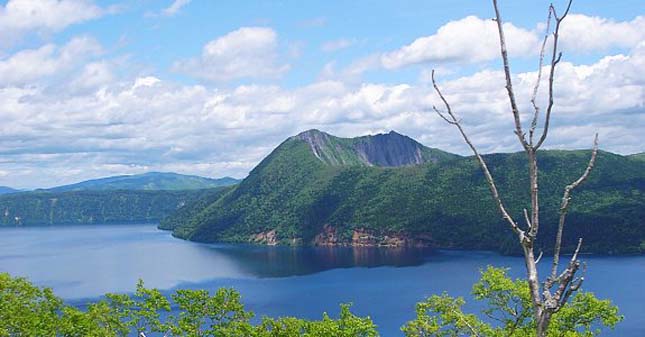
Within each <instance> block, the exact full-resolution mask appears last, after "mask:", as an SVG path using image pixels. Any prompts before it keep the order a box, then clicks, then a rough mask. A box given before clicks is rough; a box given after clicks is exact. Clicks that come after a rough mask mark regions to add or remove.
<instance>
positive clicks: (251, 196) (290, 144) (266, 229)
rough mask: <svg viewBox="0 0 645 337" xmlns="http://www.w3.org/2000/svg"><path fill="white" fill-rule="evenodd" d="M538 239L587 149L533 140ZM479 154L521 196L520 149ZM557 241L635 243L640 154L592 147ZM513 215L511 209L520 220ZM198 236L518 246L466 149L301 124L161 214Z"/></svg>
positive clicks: (644, 178) (641, 231) (620, 248)
mask: <svg viewBox="0 0 645 337" xmlns="http://www.w3.org/2000/svg"><path fill="white" fill-rule="evenodd" d="M538 156H539V163H540V170H541V186H540V187H541V190H540V192H541V200H542V201H543V207H542V211H543V218H542V226H541V228H540V236H541V238H540V240H539V243H540V244H541V246H540V247H538V248H539V249H544V251H546V252H548V251H549V250H551V249H552V241H553V237H554V236H553V235H554V232H555V224H557V215H558V207H559V203H560V198H561V197H562V191H563V188H564V186H565V185H566V184H568V183H570V182H572V181H573V180H574V179H576V178H577V177H578V176H579V175H580V174H581V173H582V171H583V170H584V168H585V166H586V163H587V161H588V159H589V156H590V151H550V150H549V151H541V152H540V153H539V155H538ZM486 160H487V162H488V164H489V168H490V169H491V171H492V174H493V175H494V176H495V177H496V179H497V183H498V188H499V189H500V191H501V193H502V196H503V198H504V200H505V201H506V203H507V204H508V208H509V209H510V211H511V212H512V213H513V214H514V215H515V216H516V217H517V219H521V214H522V209H523V208H526V207H528V206H529V194H528V188H527V187H526V186H527V185H528V182H527V174H526V172H527V167H526V158H525V155H524V153H510V154H490V155H486ZM573 199H574V200H573V202H572V207H571V213H570V216H569V222H568V225H567V227H566V228H565V235H564V245H565V246H566V248H571V246H573V245H574V244H575V242H576V240H577V238H578V237H584V239H585V244H584V247H585V251H588V252H599V253H638V252H641V251H643V250H645V221H643V219H645V161H640V160H633V159H632V158H630V157H627V156H621V155H617V154H612V153H608V152H602V151H601V152H600V153H599V155H598V160H597V165H596V169H595V170H594V172H593V173H592V174H591V176H590V178H589V180H588V181H587V182H585V184H584V185H583V186H581V188H580V189H579V190H577V191H576V192H575V193H574V195H573ZM518 221H519V220H518ZM160 227H161V228H164V229H172V230H173V231H174V235H175V236H178V237H181V238H185V239H189V240H194V241H203V242H214V241H226V242H254V243H262V244H295V245H359V246H360V245H389V246H400V245H431V246H434V247H440V248H441V247H443V248H465V249H496V250H499V251H502V252H506V253H516V252H517V248H518V247H519V245H517V242H516V238H515V237H514V236H513V234H512V233H511V231H510V230H509V229H508V228H507V225H506V224H505V223H504V222H503V221H502V219H501V217H500V215H499V214H498V211H497V208H496V207H495V205H494V203H493V201H492V200H491V197H490V192H489V189H488V186H487V185H486V182H485V180H484V178H483V174H482V172H481V170H480V168H479V166H478V165H477V162H476V161H475V160H474V159H473V158H472V157H460V156H457V155H454V154H450V153H447V152H444V151H441V150H437V149H431V148H427V147H425V146H423V145H421V144H419V143H417V142H416V141H414V140H412V139H411V138H409V137H406V136H402V135H400V134H398V133H394V132H391V133H388V134H384V135H376V136H366V137H358V138H353V139H346V138H338V137H334V136H332V135H329V134H326V133H323V132H320V131H317V130H310V131H307V132H304V133H301V134H299V135H297V136H294V137H291V138H289V139H287V140H286V141H284V142H283V143H282V144H280V146H278V147H277V148H276V149H275V150H274V151H273V152H272V153H271V154H270V155H269V156H267V157H266V158H265V159H264V160H262V162H260V164H258V166H256V167H255V168H254V169H253V170H252V171H251V173H250V174H249V176H248V177H247V178H246V179H244V180H243V181H242V182H241V183H240V184H238V185H236V186H234V187H232V188H230V190H228V191H227V192H226V193H224V194H222V195H221V196H217V195H215V196H214V195H210V196H208V197H206V198H203V199H201V200H199V201H197V202H195V203H193V204H187V205H186V206H185V207H182V208H180V209H179V211H178V212H176V213H174V214H173V215H171V216H170V217H168V218H166V219H164V220H163V221H162V222H161V225H160Z"/></svg>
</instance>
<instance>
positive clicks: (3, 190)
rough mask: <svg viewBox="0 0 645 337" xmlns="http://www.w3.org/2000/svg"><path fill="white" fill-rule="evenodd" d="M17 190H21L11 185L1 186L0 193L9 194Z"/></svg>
mask: <svg viewBox="0 0 645 337" xmlns="http://www.w3.org/2000/svg"><path fill="white" fill-rule="evenodd" d="M16 192H20V191H19V190H16V189H13V188H11V187H7V186H0V195H2V194H9V193H16Z"/></svg>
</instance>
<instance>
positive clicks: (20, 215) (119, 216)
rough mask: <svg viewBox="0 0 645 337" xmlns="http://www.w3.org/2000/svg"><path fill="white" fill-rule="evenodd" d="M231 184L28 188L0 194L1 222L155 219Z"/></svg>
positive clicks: (59, 223)
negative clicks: (177, 188)
mask: <svg viewBox="0 0 645 337" xmlns="http://www.w3.org/2000/svg"><path fill="white" fill-rule="evenodd" d="M229 188H230V187H217V188H213V189H200V190H184V191H167V190H160V191H142V190H138V191H137V190H103V191H69V192H47V191H31V192H21V193H12V194H6V195H0V227H1V226H34V225H62V224H106V223H145V222H158V221H160V220H161V219H162V218H164V217H166V216H168V215H170V214H173V213H174V212H175V211H177V209H181V208H182V206H184V205H187V204H189V205H192V204H194V203H196V202H197V201H198V200H202V199H203V198H205V197H208V196H210V195H213V194H215V195H217V194H218V193H220V194H221V193H224V192H225V191H227V190H228V189H229Z"/></svg>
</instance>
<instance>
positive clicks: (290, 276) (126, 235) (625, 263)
mask: <svg viewBox="0 0 645 337" xmlns="http://www.w3.org/2000/svg"><path fill="white" fill-rule="evenodd" d="M585 261H586V262H587V266H588V268H587V277H586V279H587V281H585V289H586V290H589V291H594V292H595V293H596V294H597V295H598V296H599V297H601V298H602V297H608V298H611V299H612V300H613V301H614V302H615V303H616V304H617V305H618V306H619V307H620V309H621V313H622V314H624V315H625V317H626V318H625V321H624V322H623V323H621V324H620V325H619V327H618V328H617V329H616V330H615V331H614V332H611V333H607V334H605V335H607V336H627V337H632V336H633V337H637V336H638V337H642V336H645V311H643V309H642V308H643V303H645V290H644V287H643V283H642V280H644V279H645V257H642V256H639V257H585ZM486 265H495V266H505V267H510V268H511V274H513V276H522V271H523V262H522V259H521V258H515V257H505V256H499V255H497V254H494V253H489V252H464V251H439V252H432V251H427V250H416V249H352V248H335V249H326V248H290V247H255V246H245V245H205V244H197V243H191V242H186V241H182V240H178V239H174V238H172V237H171V236H170V234H169V233H168V232H164V231H159V230H157V229H156V228H155V226H154V225H111V226H76V227H64V226H61V227H38V228H18V229H16V228H4V229H0V272H9V273H10V274H12V275H16V276H18V275H19V276H26V277H28V278H29V279H30V280H32V281H33V282H35V283H36V284H39V285H43V286H49V287H52V288H54V290H55V292H56V293H57V294H58V295H59V296H61V297H63V298H65V299H66V300H67V301H68V302H70V303H73V304H82V303H86V302H87V301H90V300H92V299H95V298H96V297H98V296H100V295H101V294H103V293H106V292H128V291H132V290H133V289H134V285H135V284H136V281H137V279H139V278H143V279H144V280H145V281H146V285H147V286H149V287H157V288H160V289H166V290H168V291H171V290H172V289H175V288H207V289H216V288H218V287H222V286H228V287H235V288H236V289H238V290H239V291H240V292H241V293H242V296H243V299H244V302H245V304H246V305H247V306H248V308H249V309H251V310H253V311H255V312H256V313H257V314H258V316H262V315H269V316H285V315H291V316H299V317H304V318H311V319H313V318H320V315H321V314H322V312H324V311H327V312H329V313H330V314H336V313H337V312H338V304H339V303H346V302H352V303H353V304H354V305H353V310H354V311H355V312H356V313H357V314H359V315H370V316H371V317H372V319H373V320H374V321H375V323H376V324H377V325H378V326H379V330H380V332H381V334H382V335H383V336H401V335H402V334H401V333H400V332H399V328H400V326H401V325H402V324H404V323H405V322H406V321H407V320H409V319H412V318H413V316H414V304H415V303H416V302H418V301H420V300H422V299H423V298H425V297H427V296H429V295H432V294H438V293H441V292H444V291H447V292H448V293H450V294H451V295H454V296H468V294H469V290H470V287H471V286H472V284H473V283H474V282H475V281H476V280H477V279H478V276H479V270H480V269H481V268H483V267H485V266H486ZM543 267H548V266H547V265H546V263H545V264H544V265H543ZM471 302H472V301H471ZM469 305H470V306H469V307H467V309H476V307H475V306H474V304H469Z"/></svg>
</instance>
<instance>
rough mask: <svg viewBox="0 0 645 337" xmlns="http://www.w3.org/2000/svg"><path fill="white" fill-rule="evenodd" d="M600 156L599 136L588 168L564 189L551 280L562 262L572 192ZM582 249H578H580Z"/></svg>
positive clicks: (595, 138)
mask: <svg viewBox="0 0 645 337" xmlns="http://www.w3.org/2000/svg"><path fill="white" fill-rule="evenodd" d="M597 155H598V134H596V136H595V137H594V141H593V148H592V150H591V158H590V159H589V163H588V164H587V168H586V169H585V171H584V172H583V173H582V175H581V176H580V177H579V178H578V179H576V181H574V182H572V183H571V184H569V185H567V186H566V187H565V188H564V194H563V196H562V203H561V204H560V220H559V221H558V232H557V233H556V236H555V247H554V248H553V265H552V266H551V278H555V275H556V274H557V273H558V263H559V262H560V249H561V247H562V232H563V230H564V224H565V221H566V218H567V214H568V212H569V202H570V201H571V192H573V190H574V189H575V188H576V187H578V186H579V185H580V184H582V183H583V182H584V181H585V180H586V179H587V177H589V174H590V173H591V171H592V170H593V168H594V165H595V164H596V157H597ZM579 248H580V247H578V249H579Z"/></svg>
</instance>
